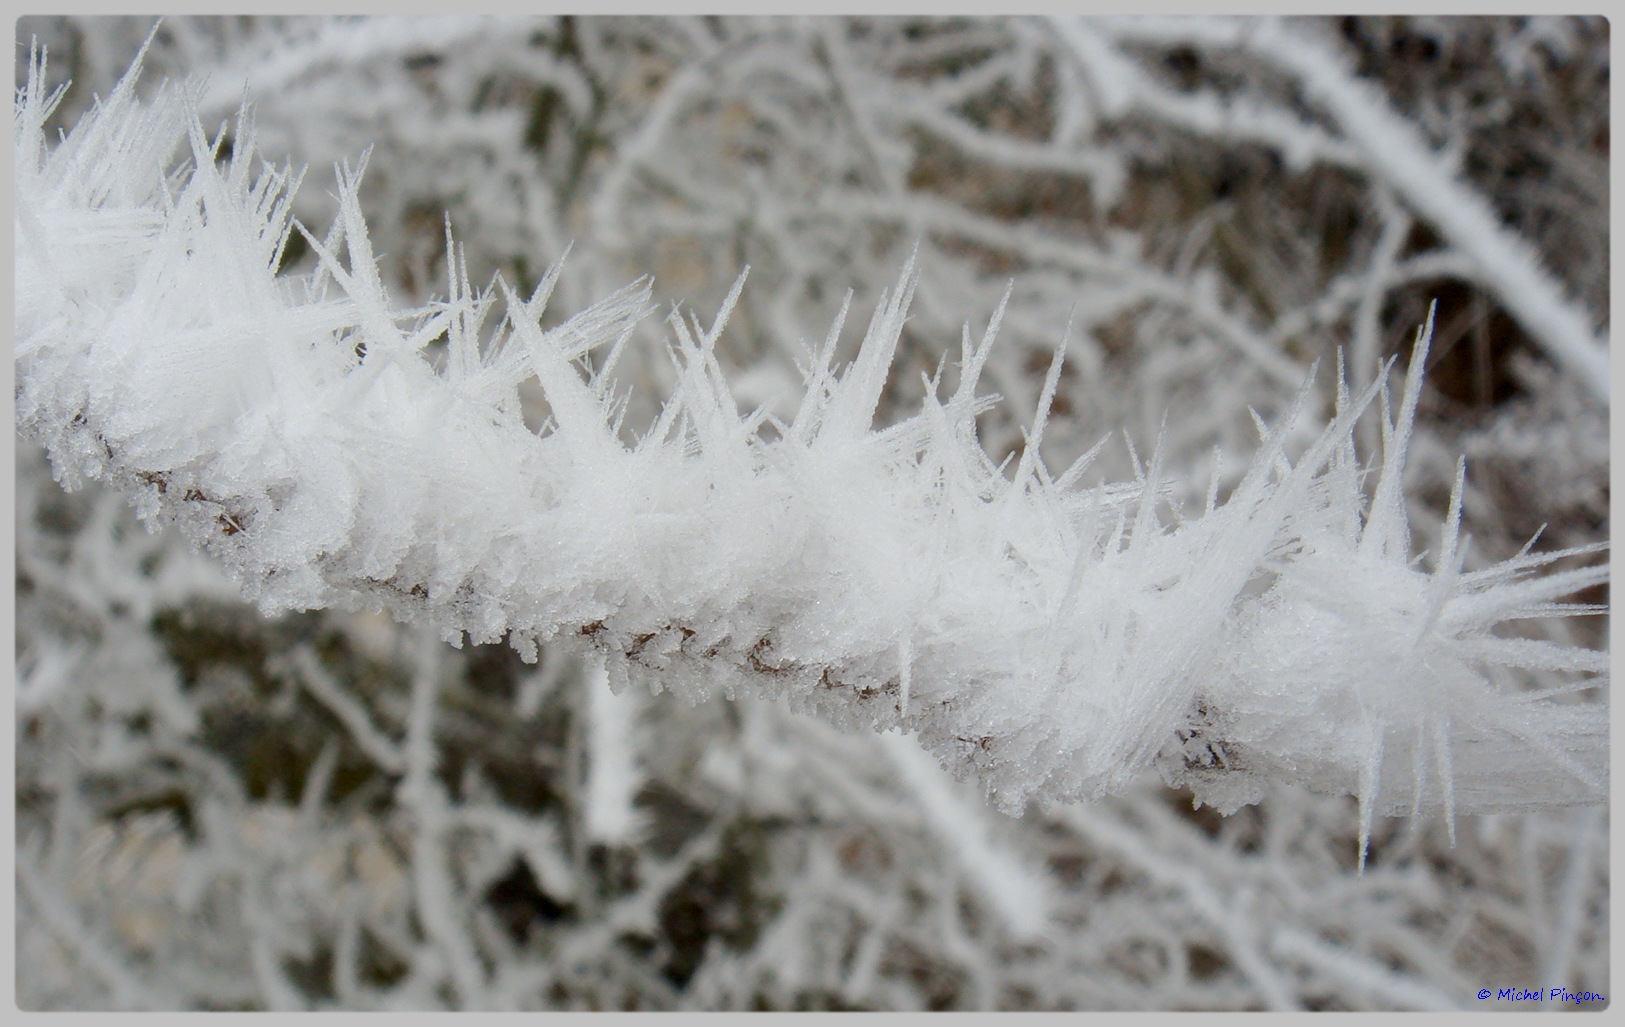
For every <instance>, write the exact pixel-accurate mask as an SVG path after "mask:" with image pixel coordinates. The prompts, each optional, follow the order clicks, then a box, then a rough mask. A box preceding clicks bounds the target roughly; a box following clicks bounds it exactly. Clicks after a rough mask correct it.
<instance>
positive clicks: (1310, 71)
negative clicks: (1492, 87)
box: [1068, 18, 1610, 404]
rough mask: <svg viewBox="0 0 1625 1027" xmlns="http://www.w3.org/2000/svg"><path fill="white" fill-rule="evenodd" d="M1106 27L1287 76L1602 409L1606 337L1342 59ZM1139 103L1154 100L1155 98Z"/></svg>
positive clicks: (1188, 28)
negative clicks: (1203, 49) (1209, 49)
mask: <svg viewBox="0 0 1625 1027" xmlns="http://www.w3.org/2000/svg"><path fill="white" fill-rule="evenodd" d="M1108 24H1109V28H1108V31H1109V32H1110V33H1112V34H1114V35H1117V36H1119V37H1120V38H1126V39H1154V40H1157V41H1160V42H1168V41H1189V42H1194V43H1198V44H1200V45H1204V46H1214V47H1234V48H1240V49H1243V50H1245V51H1246V52H1247V53H1249V54H1250V55H1252V56H1254V57H1257V58H1260V59H1262V60H1264V61H1266V62H1268V63H1270V64H1272V65H1274V66H1275V67H1277V68H1279V69H1280V70H1282V71H1284V72H1286V73H1287V74H1289V75H1292V76H1293V77H1294V78H1295V79H1296V80H1297V81H1298V82H1299V83H1300V84H1301V86H1302V88H1303V90H1304V93H1305V96H1306V97H1307V98H1308V99H1309V100H1310V101H1311V102H1313V103H1315V104H1316V105H1318V106H1320V107H1321V108H1323V109H1324V110H1325V111H1326V113H1327V114H1328V115H1330V117H1331V119H1332V121H1333V123H1334V124H1335V125H1336V126H1337V128H1338V129H1339V130H1340V131H1341V132H1342V133H1343V134H1344V135H1345V136H1346V137H1347V142H1348V144H1350V145H1352V146H1353V147H1354V148H1356V149H1357V150H1358V151H1359V153H1360V156H1361V164H1362V165H1363V168H1364V170H1365V171H1366V173H1367V174H1369V175H1371V176H1373V177H1374V178H1376V179H1378V180H1380V181H1381V182H1383V183H1384V184H1385V185H1386V186H1387V187H1388V188H1390V189H1392V190H1393V191H1394V193H1395V194H1397V195H1399V196H1401V197H1403V198H1404V200H1405V202H1406V203H1407V204H1408V205H1409V206H1410V207H1411V209H1413V210H1415V211H1416V212H1417V213H1418V214H1419V215H1420V216H1421V217H1423V218H1424V219H1426V220H1427V221H1428V222H1429V223H1430V224H1431V225H1433V226H1434V227H1435V228H1436V229H1437V230H1438V232H1439V233H1440V235H1442V236H1444V237H1445V238H1446V239H1447V240H1449V241H1450V243H1451V244H1452V245H1453V246H1454V247H1455V248H1456V249H1457V250H1459V251H1460V252H1461V253H1462V254H1463V255H1465V256H1466V257H1467V258H1468V259H1469V260H1471V261H1472V262H1473V265H1474V269H1475V271H1476V278H1477V280H1478V281H1479V282H1480V283H1482V284H1483V286H1484V287H1485V288H1486V289H1488V290H1489V291H1490V292H1492V293H1494V295H1495V297H1496V299H1497V300H1498V301H1499V302H1500V303H1501V304H1502V305H1503V306H1504V307H1505V308H1506V309H1507V310H1508V311H1509V312H1510V313H1511V314H1512V315H1513V316H1514V317H1516V318H1517V320H1518V322H1519V324H1521V325H1522V326H1523V328H1524V330H1525V331H1527V332H1528V333H1529V335H1530V337H1531V338H1533V339H1535V340H1536V341H1537V342H1539V344H1540V345H1541V346H1542V347H1543V348H1544V349H1545V350H1546V351H1547V353H1548V354H1550V355H1551V357H1552V359H1553V360H1555V361H1556V362H1557V363H1559V364H1561V365H1562V366H1563V367H1565V368H1566V369H1567V370H1568V371H1569V373H1570V374H1572V375H1574V376H1575V377H1576V378H1577V379H1579V380H1580V381H1581V382H1583V383H1584V384H1585V386H1586V387H1587V388H1588V389H1589V390H1590V391H1591V393H1592V395H1594V396H1595V397H1596V398H1597V399H1598V400H1600V401H1601V402H1602V403H1604V404H1606V403H1608V401H1609V383H1610V379H1609V375H1608V344H1607V339H1606V336H1603V337H1598V336H1597V334H1596V333H1595V331H1594V330H1593V327H1592V325H1591V323H1590V318H1589V317H1588V316H1587V315H1586V313H1585V312H1584V309H1583V308H1582V307H1581V306H1579V305H1578V304H1576V303H1574V302H1573V301H1571V300H1570V299H1569V298H1568V297H1566V296H1565V295H1564V293H1563V289H1562V287H1561V286H1560V285H1559V284H1558V283H1557V282H1556V281H1554V280H1553V278H1552V277H1551V276H1550V275H1549V274H1548V273H1547V272H1546V270H1545V269H1544V268H1543V267H1542V266H1541V264H1540V261H1539V258H1538V256H1537V255H1536V254H1535V253H1534V251H1533V250H1532V249H1531V248H1530V247H1529V245H1528V244H1527V243H1525V242H1524V241H1523V240H1520V239H1518V238H1517V237H1516V236H1514V235H1513V234H1512V233H1510V232H1509V231H1507V230H1506V229H1505V228H1504V227H1502V225H1501V223H1500V218H1499V216H1498V215H1497V214H1496V213H1495V211H1494V210H1493V209H1492V208H1491V207H1490V205H1489V204H1488V203H1487V202H1485V200H1484V199H1483V197H1481V196H1480V195H1479V194H1478V193H1477V192H1475V191H1474V190H1473V189H1472V188H1471V187H1470V186H1468V185H1466V184H1465V183H1463V182H1462V181H1461V180H1460V178H1459V177H1458V176H1457V175H1456V174H1455V173H1454V172H1453V171H1452V170H1451V169H1450V167H1449V165H1448V163H1447V162H1446V161H1445V160H1443V159H1442V158H1440V157H1439V156H1438V155H1437V154H1435V153H1434V152H1433V150H1432V148H1431V146H1430V145H1429V144H1428V143H1427V141H1426V140H1425V139H1424V138H1423V136H1422V135H1421V133H1420V132H1419V131H1418V130H1417V129H1416V128H1415V127H1414V126H1413V125H1411V124H1409V123H1408V122H1406V121H1405V120H1404V119H1403V118H1401V117H1400V116H1399V115H1398V114H1397V113H1395V112H1394V111H1393V110H1392V109H1391V108H1390V107H1389V106H1388V104H1387V102H1386V100H1385V99H1384V98H1383V97H1382V96H1381V95H1380V94H1379V93H1377V92H1376V91H1375V90H1373V89H1372V88H1371V87H1370V86H1369V85H1368V84H1366V83H1364V82H1361V81H1360V80H1359V79H1357V78H1356V77H1355V76H1354V74H1353V72H1352V71H1351V70H1350V68H1349V67H1348V62H1347V60H1346V59H1345V58H1344V56H1343V55H1342V54H1340V53H1337V52H1335V51H1333V50H1332V49H1331V48H1329V47H1327V46H1325V45H1324V44H1322V43H1321V42H1320V41H1319V40H1318V39H1316V38H1314V37H1313V36H1311V35H1309V34H1307V33H1304V32H1301V31H1296V30H1293V29H1290V28H1288V27H1285V26H1283V25H1282V24H1280V23H1279V21H1277V20H1274V19H1259V20H1246V21H1244V20H1228V19H1213V18H1182V19H1135V18H1129V19H1122V20H1115V21H1112V22H1110V23H1108ZM1068 33H1069V35H1068V37H1069V39H1082V38H1085V33H1084V31H1083V30H1081V29H1078V28H1075V27H1073V28H1070V29H1069V30H1068ZM1102 52H1104V50H1103V49H1102ZM1136 82H1138V80H1136ZM1146 95H1147V97H1160V95H1161V91H1155V92H1151V93H1147V94H1146ZM1148 102H1154V101H1148ZM1289 135H1291V133H1289ZM1315 142H1316V138H1315V136H1314V135H1313V134H1306V135H1305V136H1304V139H1303V142H1302V143H1301V144H1299V145H1296V146H1294V145H1292V144H1287V152H1288V153H1291V152H1292V151H1293V150H1294V149H1296V150H1301V151H1303V152H1306V153H1312V152H1314V150H1315V146H1313V145H1311V144H1313V143H1315Z"/></svg>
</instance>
